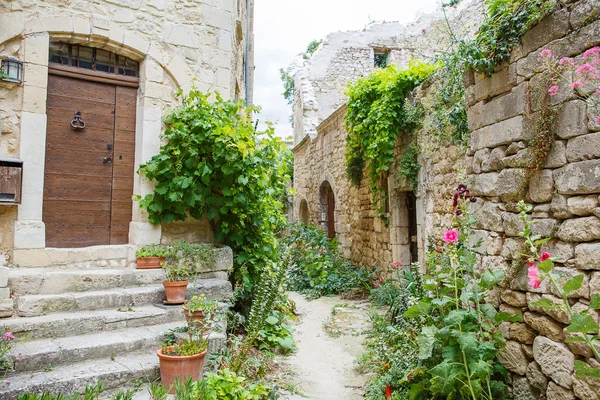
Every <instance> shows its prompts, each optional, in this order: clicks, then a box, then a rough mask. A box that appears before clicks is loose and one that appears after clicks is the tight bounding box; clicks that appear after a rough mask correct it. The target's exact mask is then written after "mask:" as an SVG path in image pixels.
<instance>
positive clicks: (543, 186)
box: [529, 169, 554, 203]
mask: <svg viewBox="0 0 600 400" xmlns="http://www.w3.org/2000/svg"><path fill="white" fill-rule="evenodd" d="M553 192H554V178H553V176H552V171H550V170H548V169H544V170H541V171H535V172H534V173H533V174H532V175H531V178H530V180H529V197H530V198H531V200H532V201H534V202H536V203H546V202H548V201H551V200H552V194H553Z"/></svg>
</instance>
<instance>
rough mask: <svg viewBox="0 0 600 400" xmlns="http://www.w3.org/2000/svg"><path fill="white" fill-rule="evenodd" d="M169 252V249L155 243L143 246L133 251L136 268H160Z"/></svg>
mask: <svg viewBox="0 0 600 400" xmlns="http://www.w3.org/2000/svg"><path fill="white" fill-rule="evenodd" d="M168 254H169V249H167V248H166V247H161V246H159V245H157V244H151V245H150V246H144V247H142V248H139V249H138V250H137V251H136V252H135V258H136V261H137V269H154V268H161V266H162V263H164V262H165V257H166V256H167V255H168Z"/></svg>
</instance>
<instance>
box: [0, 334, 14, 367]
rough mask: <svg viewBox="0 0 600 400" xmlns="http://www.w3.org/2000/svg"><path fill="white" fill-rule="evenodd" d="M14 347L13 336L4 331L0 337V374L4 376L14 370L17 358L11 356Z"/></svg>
mask: <svg viewBox="0 0 600 400" xmlns="http://www.w3.org/2000/svg"><path fill="white" fill-rule="evenodd" d="M14 347H15V336H14V335H13V333H12V332H9V331H6V332H4V333H3V334H2V336H1V337H0V372H4V375H6V374H7V373H8V372H9V371H13V370H14V368H15V362H16V361H18V360H17V358H18V357H13V356H11V351H12V349H13V348H14Z"/></svg>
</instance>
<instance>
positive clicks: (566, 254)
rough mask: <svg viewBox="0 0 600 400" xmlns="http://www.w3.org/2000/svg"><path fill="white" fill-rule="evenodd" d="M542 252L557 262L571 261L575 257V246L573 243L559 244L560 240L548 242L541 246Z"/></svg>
mask: <svg viewBox="0 0 600 400" xmlns="http://www.w3.org/2000/svg"><path fill="white" fill-rule="evenodd" d="M541 249H542V250H545V251H547V252H548V253H550V254H551V255H552V257H555V258H557V259H558V260H559V262H563V263H564V262H565V261H568V260H570V259H572V258H573V257H574V256H575V245H574V244H573V243H566V242H561V241H560V240H556V239H553V240H550V241H548V242H546V243H544V244H542V246H541Z"/></svg>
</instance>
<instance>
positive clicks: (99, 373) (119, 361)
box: [0, 352, 159, 400]
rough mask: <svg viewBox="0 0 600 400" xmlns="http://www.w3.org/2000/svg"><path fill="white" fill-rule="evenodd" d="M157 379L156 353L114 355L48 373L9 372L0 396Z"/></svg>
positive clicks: (9, 398)
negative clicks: (100, 382)
mask: <svg viewBox="0 0 600 400" xmlns="http://www.w3.org/2000/svg"><path fill="white" fill-rule="evenodd" d="M158 378H159V368H158V357H157V356H156V353H155V352H144V353H126V354H117V355H116V356H115V358H114V360H111V359H110V358H105V359H95V360H88V361H82V362H77V363H72V364H69V365H64V366H59V367H56V368H52V370H51V371H47V372H46V371H42V372H35V373H27V372H22V373H17V374H11V375H9V376H8V377H6V378H5V380H8V381H10V385H8V387H6V388H4V389H0V399H2V400H12V399H15V398H16V397H17V396H18V395H20V394H23V393H26V392H31V393H42V392H45V391H48V392H51V393H52V394H57V393H63V394H68V393H83V391H84V390H85V388H86V386H93V385H96V384H97V383H98V381H99V380H102V381H103V382H104V389H105V390H110V389H113V388H119V387H132V386H133V385H134V384H135V382H139V383H140V384H141V383H148V382H152V381H154V380H155V379H158Z"/></svg>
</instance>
